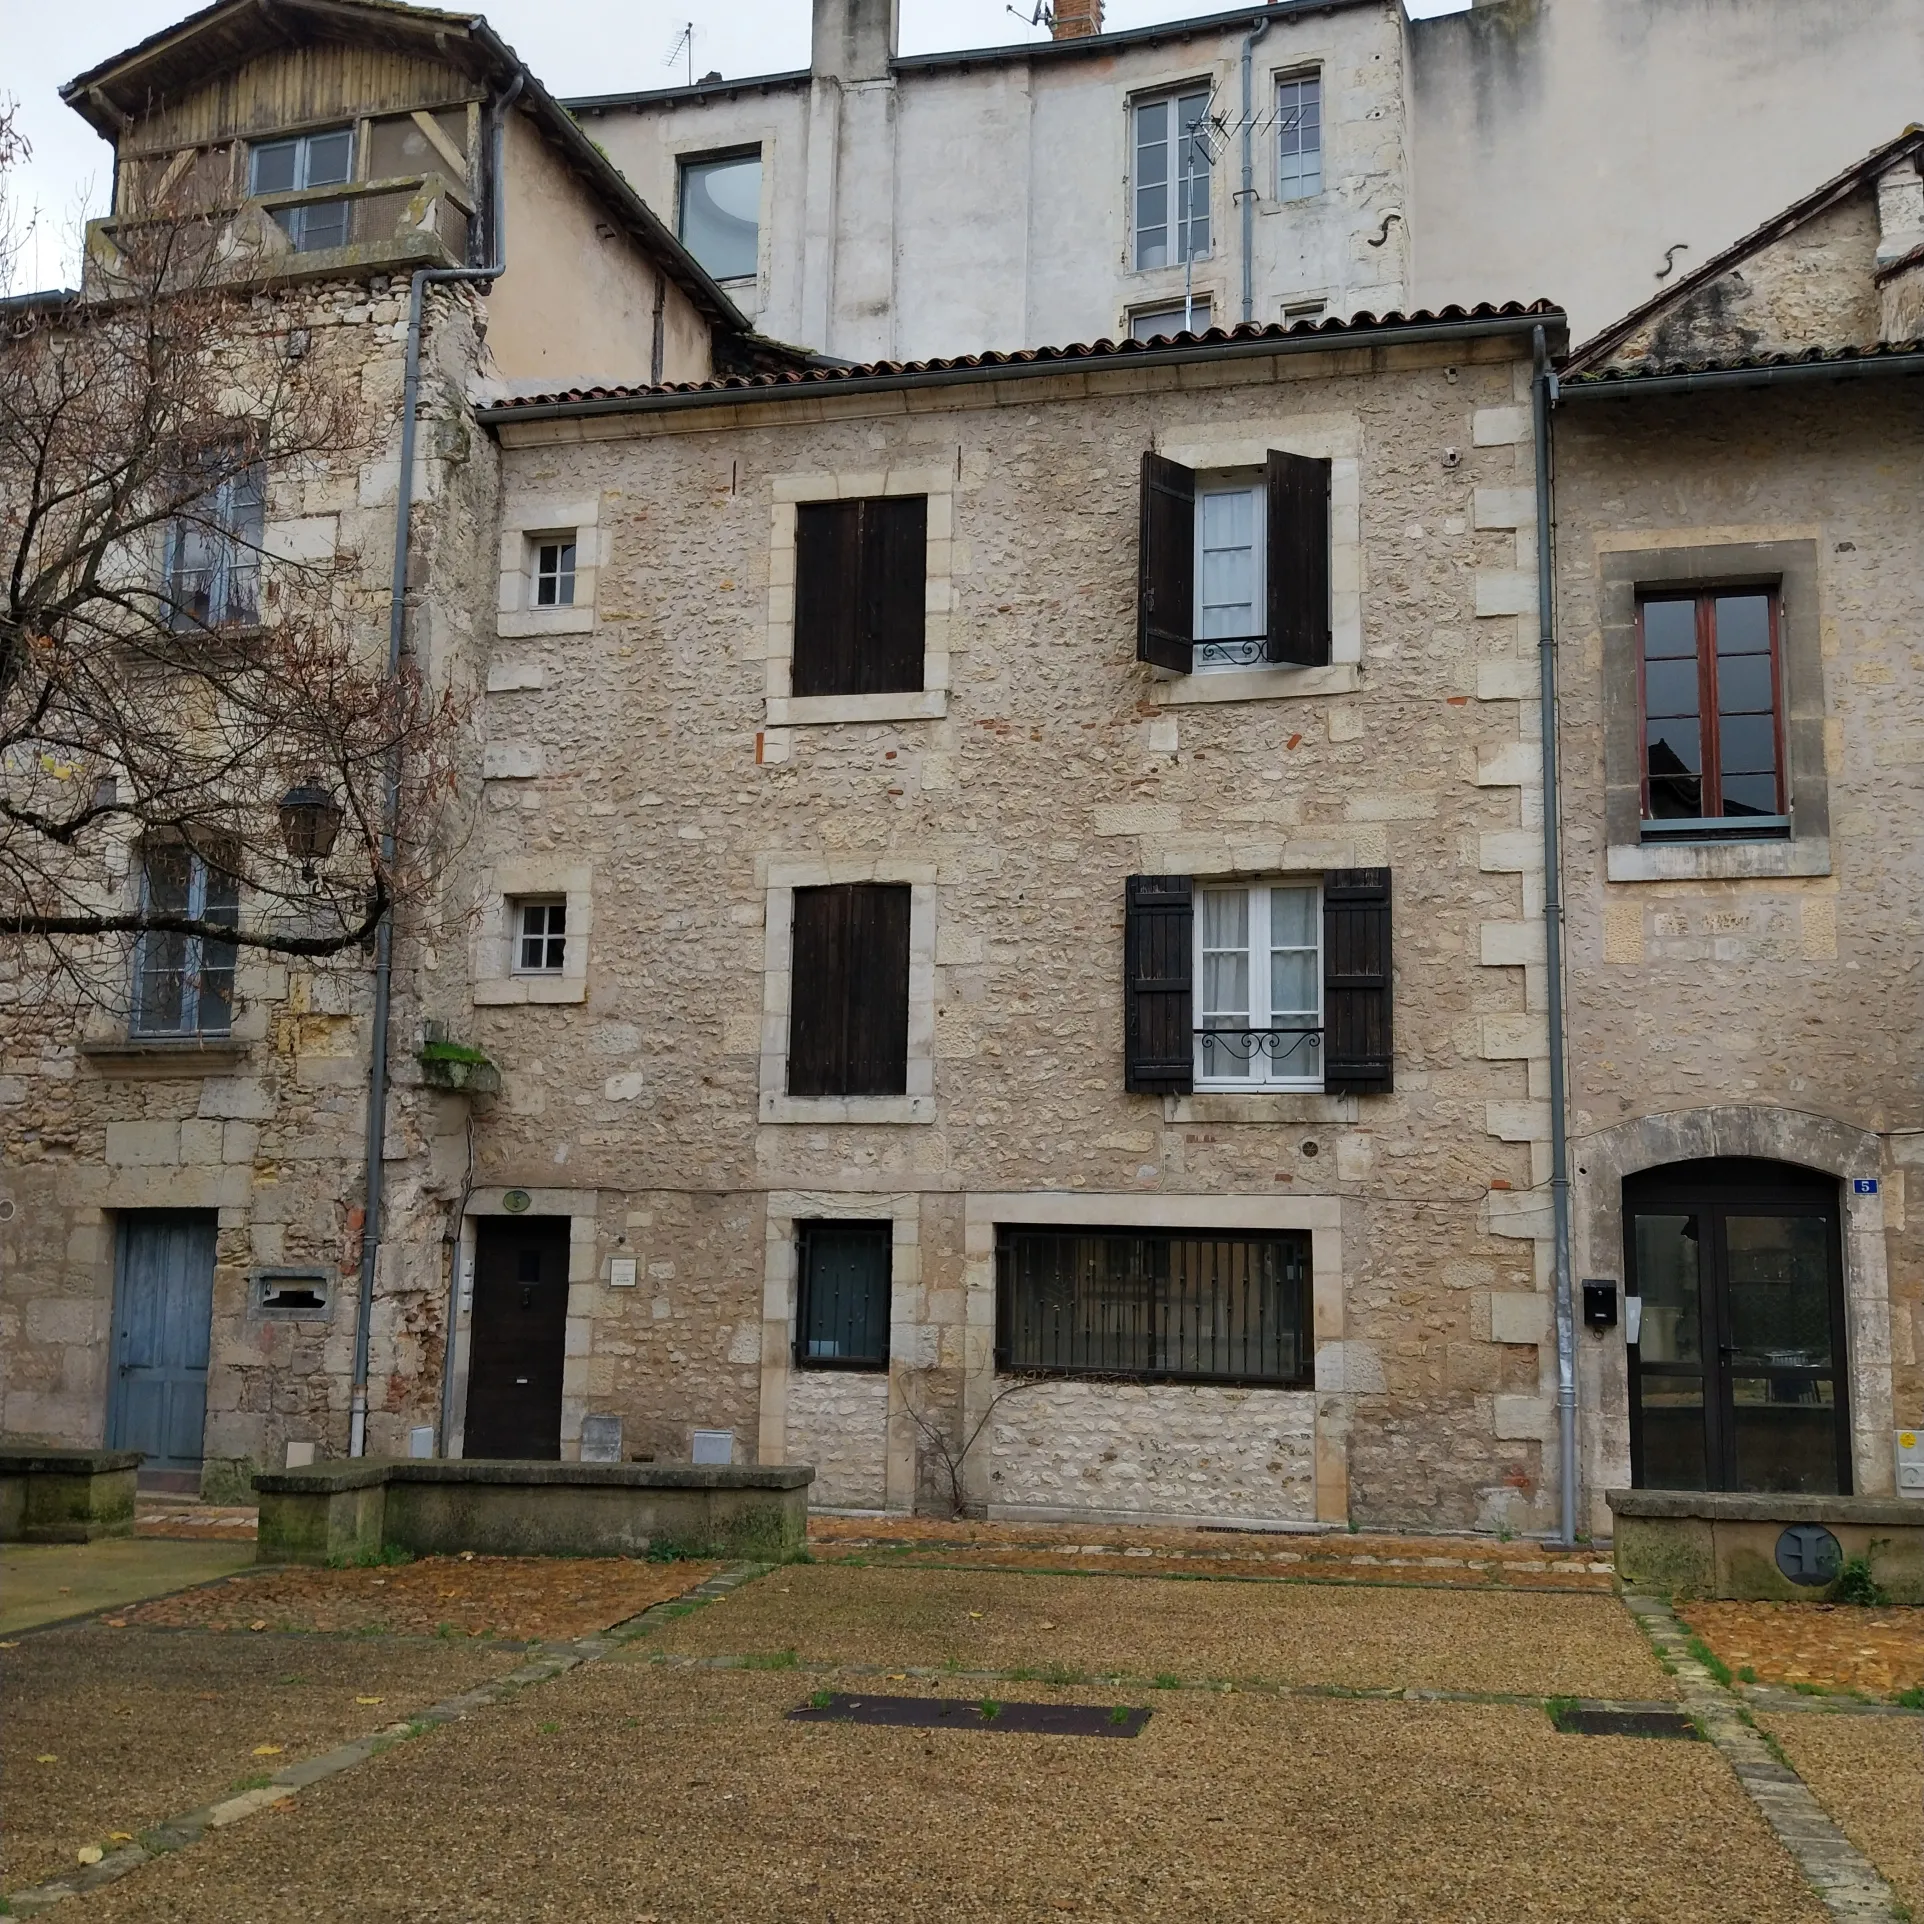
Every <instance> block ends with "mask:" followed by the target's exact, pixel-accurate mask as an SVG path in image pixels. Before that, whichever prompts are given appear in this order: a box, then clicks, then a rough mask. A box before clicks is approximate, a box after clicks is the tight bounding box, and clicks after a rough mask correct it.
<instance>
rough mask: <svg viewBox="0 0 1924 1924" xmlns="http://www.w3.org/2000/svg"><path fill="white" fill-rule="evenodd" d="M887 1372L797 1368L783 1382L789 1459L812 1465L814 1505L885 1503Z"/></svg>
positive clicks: (810, 1489) (857, 1506)
mask: <svg viewBox="0 0 1924 1924" xmlns="http://www.w3.org/2000/svg"><path fill="white" fill-rule="evenodd" d="M888 1402H889V1379H888V1376H887V1374H886V1372H881V1371H878V1372H877V1373H876V1374H874V1375H866V1374H862V1373H860V1372H857V1371H854V1370H796V1371H795V1372H794V1374H793V1375H792V1376H790V1378H789V1382H788V1459H789V1461H790V1462H792V1463H812V1464H813V1465H814V1466H815V1481H814V1482H813V1483H811V1484H810V1485H809V1487H808V1500H809V1502H810V1503H811V1504H813V1505H815V1506H816V1507H818V1508H827V1509H848V1510H879V1509H882V1508H884V1507H885V1506H886V1504H887V1502H888Z"/></svg>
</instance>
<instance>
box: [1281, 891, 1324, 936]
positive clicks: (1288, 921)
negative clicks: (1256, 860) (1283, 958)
mask: <svg viewBox="0 0 1924 1924" xmlns="http://www.w3.org/2000/svg"><path fill="white" fill-rule="evenodd" d="M1316 896H1317V891H1316V890H1315V889H1313V888H1273V889H1271V890H1270V891H1269V940H1270V946H1271V947H1272V948H1278V949H1302V948H1314V947H1315V946H1316V943H1317V939H1318V936H1319V933H1320V931H1319V930H1318V928H1317V914H1316Z"/></svg>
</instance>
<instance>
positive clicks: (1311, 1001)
mask: <svg viewBox="0 0 1924 1924" xmlns="http://www.w3.org/2000/svg"><path fill="white" fill-rule="evenodd" d="M1322 895H1323V891H1322V886H1321V884H1320V883H1318V882H1314V881H1302V880H1293V881H1273V882H1228V883H1199V884H1198V885H1197V889H1196V965H1195V985H1196V986H1195V1007H1196V1031H1197V1033H1196V1086H1197V1088H1199V1089H1320V1088H1321V1087H1322V1086H1323V901H1322Z"/></svg>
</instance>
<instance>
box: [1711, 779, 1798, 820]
mask: <svg viewBox="0 0 1924 1924" xmlns="http://www.w3.org/2000/svg"><path fill="white" fill-rule="evenodd" d="M1777 802H1778V796H1777V777H1776V776H1775V775H1726V776H1725V777H1724V813H1725V814H1726V815H1781V814H1782V813H1783V812H1784V811H1783V810H1782V809H1781V808H1779V807H1778V805H1777Z"/></svg>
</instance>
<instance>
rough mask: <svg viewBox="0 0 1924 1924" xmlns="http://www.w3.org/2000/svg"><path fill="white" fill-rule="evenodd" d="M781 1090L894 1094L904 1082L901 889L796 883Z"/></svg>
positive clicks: (905, 961)
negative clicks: (785, 1071) (784, 1086)
mask: <svg viewBox="0 0 1924 1924" xmlns="http://www.w3.org/2000/svg"><path fill="white" fill-rule="evenodd" d="M794 931H795V932H794V946H793V951H792V957H791V961H790V965H789V966H790V974H789V1018H788V1093H789V1094H790V1095H791V1096H899V1095H901V1094H903V1093H904V1091H905V1090H906V1089H907V1087H908V1059H909V890H908V886H907V884H906V883H898V882H849V883H841V884H838V885H836V886H834V887H830V888H812V889H797V890H796V891H795V923H794Z"/></svg>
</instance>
